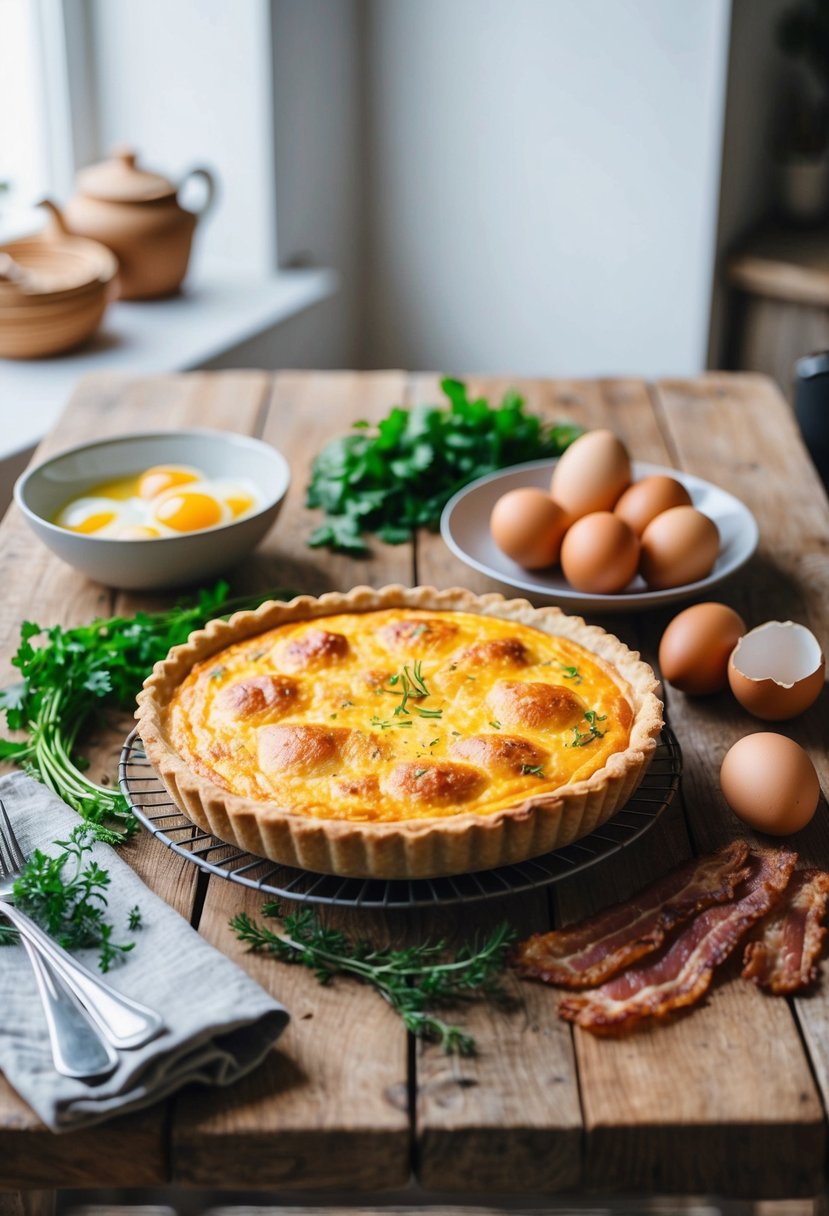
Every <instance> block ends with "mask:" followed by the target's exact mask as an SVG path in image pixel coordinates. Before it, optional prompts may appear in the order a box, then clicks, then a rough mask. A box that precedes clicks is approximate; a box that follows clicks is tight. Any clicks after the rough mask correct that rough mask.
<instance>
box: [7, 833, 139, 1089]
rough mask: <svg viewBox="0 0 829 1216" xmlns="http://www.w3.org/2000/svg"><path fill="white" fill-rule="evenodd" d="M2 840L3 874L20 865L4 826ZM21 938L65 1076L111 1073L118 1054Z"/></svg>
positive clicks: (59, 1068) (56, 1059)
mask: <svg viewBox="0 0 829 1216" xmlns="http://www.w3.org/2000/svg"><path fill="white" fill-rule="evenodd" d="M0 841H2V843H3V844H4V845H5V847H6V854H7V856H8V858H9V861H8V862H7V861H6V860H5V859H4V857H3V849H2V848H0V876H5V875H6V872H7V866H8V865H14V866H16V865H17V859H16V858H15V857H13V856H12V853H13V850H12V848H11V845H10V843H9V842H8V841H7V840H6V838H5V835H4V833H3V832H2V830H0ZM20 940H21V942H22V943H23V947H24V949H25V950H26V953H27V955H28V956H29V962H30V963H31V964H32V971H33V972H34V976H35V981H36V983H37V989H38V993H39V995H40V1003H41V1005H42V1006H43V1013H44V1017H45V1019H46V1028H47V1030H48V1032H49V1044H50V1047H51V1049H52V1061H53V1063H54V1065H55V1068H56V1070H57V1071H58V1072H59V1073H62V1074H63V1076H65V1077H78V1078H84V1079H91V1078H93V1077H104V1076H107V1075H108V1074H109V1073H111V1072H112V1071H113V1069H114V1068H115V1067H116V1066H117V1064H118V1056H117V1055H116V1054H115V1052H114V1051H113V1049H112V1048H111V1047H110V1046H109V1044H108V1043H107V1042H106V1040H105V1039H104V1038H103V1036H102V1035H101V1032H100V1031H99V1030H98V1028H97V1027H96V1025H95V1023H94V1022H93V1021H92V1020H91V1018H90V1017H89V1015H88V1014H87V1013H86V1011H85V1010H84V1008H83V1006H82V1005H81V1004H80V1003H79V1002H78V1001H77V1000H76V999H75V997H74V996H73V995H72V993H71V992H70V990H69V989H68V988H67V987H66V985H65V984H64V982H63V981H62V980H61V978H60V976H59V975H58V973H57V972H56V971H55V970H54V968H53V967H52V966H51V964H49V963H47V962H45V961H44V959H42V958H41V957H40V955H39V954H38V952H37V950H36V949H35V947H34V946H33V945H32V943H31V942H30V941H29V940H28V938H26V937H23V936H21V938H20Z"/></svg>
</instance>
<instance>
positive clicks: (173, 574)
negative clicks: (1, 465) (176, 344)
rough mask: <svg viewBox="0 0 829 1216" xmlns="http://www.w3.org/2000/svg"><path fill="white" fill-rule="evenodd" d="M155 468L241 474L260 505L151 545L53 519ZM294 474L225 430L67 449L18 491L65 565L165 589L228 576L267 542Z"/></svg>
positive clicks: (129, 584) (108, 581)
mask: <svg viewBox="0 0 829 1216" xmlns="http://www.w3.org/2000/svg"><path fill="white" fill-rule="evenodd" d="M156 464H187V465H192V466H194V467H195V468H198V469H201V470H203V471H204V473H205V474H206V475H207V476H208V477H222V478H233V477H244V478H246V479H247V480H249V481H252V482H253V483H254V485H256V486H257V487H258V489H259V491H260V493H261V495H262V505H261V506H260V507H259V509H258V510H257V511H255V512H254V513H253V514H252V515H248V516H246V517H245V518H243V519H238V520H235V521H233V522H232V523H228V524H223V525H220V526H219V527H217V528H209V529H205V530H203V531H201V532H190V533H187V534H184V535H181V536H159V537H155V538H152V539H148V540H118V539H115V538H110V537H103V536H84V535H82V534H80V533H77V532H69V531H67V530H66V529H65V528H59V527H58V526H57V524H53V523H51V522H50V521H51V520H52V519H53V518H54V516H55V514H56V513H57V512H58V511H59V510H60V508H61V507H62V506H64V504H65V503H67V502H69V500H70V499H72V498H75V497H78V496H79V495H81V494H82V493H84V492H85V491H87V490H89V489H90V488H92V487H93V486H95V485H99V484H100V483H101V482H103V481H108V480H111V479H113V478H116V477H121V476H127V475H129V474H131V473H138V472H141V471H142V470H143V469H147V468H150V467H152V466H153V465H156ZM290 481H291V475H290V469H289V467H288V462H287V461H286V460H285V457H284V456H283V455H282V454H281V453H280V452H278V451H277V450H276V449H275V448H273V447H271V446H270V444H267V443H264V442H262V441H261V440H259V439H251V438H249V437H248V436H247V435H234V434H228V433H227V432H226V431H207V430H187V431H158V432H151V433H146V434H135V435H121V436H118V437H116V438H114V439H102V440H99V441H98V442H96V443H88V444H84V445H83V446H81V447H76V448H70V449H69V450H68V451H65V452H61V453H60V454H59V455H57V456H52V457H50V458H49V459H48V460H45V461H43V462H42V463H41V464H38V465H35V466H34V467H32V468H30V469H28V470H27V471H26V472H25V473H24V474H23V475H22V476H21V477H20V478H19V479H18V481H17V483H16V485H15V487H14V497H15V502H16V503H17V505H18V507H19V508H20V510H21V511H22V512H23V515H24V517H25V519H26V522H27V523H28V524H29V526H30V527H31V528H32V530H33V531H34V532H35V534H36V535H37V536H38V537H39V538H40V539H41V540H42V541H43V543H44V544H45V545H47V546H48V548H49V549H51V550H52V552H53V553H55V554H56V555H57V556H58V557H59V558H60V559H61V560H62V561H64V562H67V563H68V564H69V565H70V566H74V568H75V569H76V570H79V571H81V573H82V574H85V575H87V577H88V578H91V579H94V580H95V581H96V582H99V583H103V584H104V585H105V586H107V587H118V588H123V589H125V590H131V591H135V590H145V591H149V590H163V589H166V588H169V587H183V586H187V585H188V584H192V583H196V582H198V581H199V580H203V579H207V578H209V577H212V576H215V575H219V574H223V573H224V572H225V571H226V570H229V569H230V568H231V567H232V566H233V565H235V564H236V563H237V562H238V561H240V560H241V559H242V558H243V557H245V556H246V555H247V554H248V553H250V551H251V550H252V549H253V548H254V546H255V545H257V544H258V543H259V541H260V540H261V539H262V538H263V536H264V535H265V533H266V532H267V531H268V529H269V528H270V526H271V524H272V523H273V522H274V520H275V519H276V517H277V515H278V514H279V511H280V508H281V506H282V503H283V501H284V499H285V495H286V493H287V492H288V487H289V485H290Z"/></svg>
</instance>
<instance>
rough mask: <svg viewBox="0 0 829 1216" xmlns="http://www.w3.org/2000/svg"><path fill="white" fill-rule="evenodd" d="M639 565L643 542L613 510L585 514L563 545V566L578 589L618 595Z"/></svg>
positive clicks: (566, 574)
mask: <svg viewBox="0 0 829 1216" xmlns="http://www.w3.org/2000/svg"><path fill="white" fill-rule="evenodd" d="M638 564H639V541H638V540H637V539H636V537H635V536H634V534H633V532H632V531H631V530H630V528H629V527H628V526H627V524H626V523H625V521H624V520H623V519H619V517H618V516H617V515H614V514H613V512H612V511H594V512H592V514H590V515H584V516H582V518H581V519H577V520H576V522H575V523H574V524H573V525H572V526H571V527H570V528H569V529H568V530H567V532H566V533H565V535H564V540H563V541H562V544H561V569H562V571H563V572H564V577H565V578H566V579H567V581H568V582H569V583H570V584H571V585H572V586H573V587H575V588H576V590H577V591H587V592H589V593H590V594H591V595H614V594H615V593H616V592H617V591H621V590H622V589H623V588H624V587H626V586H627V585H628V583H629V582H630V580H631V579H632V578H633V576H634V575H635V574H636V567H637V566H638Z"/></svg>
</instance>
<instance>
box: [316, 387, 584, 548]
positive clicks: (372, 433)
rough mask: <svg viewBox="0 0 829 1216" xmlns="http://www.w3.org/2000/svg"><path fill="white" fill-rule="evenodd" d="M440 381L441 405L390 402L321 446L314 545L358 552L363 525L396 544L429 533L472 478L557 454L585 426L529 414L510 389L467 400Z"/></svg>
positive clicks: (363, 544)
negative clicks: (497, 400)
mask: <svg viewBox="0 0 829 1216" xmlns="http://www.w3.org/2000/svg"><path fill="white" fill-rule="evenodd" d="M441 388H442V389H443V392H444V393H445V394H446V396H447V398H448V400H449V407H448V409H447V408H445V407H444V406H436V405H416V406H413V407H412V408H411V409H405V408H403V407H402V406H395V407H394V408H393V409H392V410H391V411H390V413H389V414H388V415H387V416H386V417H385V418H384V419H383V420H382V421H381V422H380V423H379V424H378V426H377V427H376V429H374V430H372V429H371V428H370V426H369V423H367V422H355V423H354V428H355V431H354V433H353V434H349V435H345V436H344V437H342V438H339V439H334V440H332V441H331V442H330V443H328V444H326V446H325V447H324V448H323V449H322V451H321V452H320V453H319V455H318V456H317V458H316V459H315V461H314V463H313V465H312V469H311V481H310V484H309V486H308V491H307V505H308V506H309V507H321V508H322V510H323V511H324V512H325V520H324V522H323V523H322V524H321V525H320V526H319V527H318V528H316V529H315V531H314V532H313V533H312V535H311V538H310V540H309V542H308V543H309V544H310V545H311V546H312V547H313V548H317V547H319V546H322V545H328V546H330V547H331V548H333V549H339V550H342V551H343V552H346V553H351V554H354V555H356V556H362V555H364V554H365V553H367V552H368V549H367V546H366V542H365V540H364V539H363V536H364V533H366V532H374V533H376V534H377V536H379V538H380V539H381V540H383V541H387V542H388V543H390V544H393V545H397V544H402V543H404V542H405V541H408V540H410V539H411V534H412V529H413V528H418V527H426V528H430V529H432V530H433V531H434V530H436V529H437V527H438V525H439V523H440V515H441V511H442V510H443V508H444V507H445V506H446V503H447V502H448V501H449V499H450V498H451V497H452V495H453V494H454V493H455V492H456V491H457V490H460V489H461V488H462V487H463V486H465V485H467V484H468V483H469V482H470V481H474V479H475V478H476V477H482V476H483V475H484V474H485V473H492V472H494V471H495V470H496V469H502V468H505V467H507V466H508V465H513V464H520V463H521V462H522V461H525V460H540V459H543V458H544V457H548V456H560V455H561V453H562V452H563V451H564V449H565V448H566V447H567V446H568V445H569V444H570V443H572V441H573V440H574V439H576V438H577V437H578V436H579V435H580V434H581V433H582V428H581V427H578V426H575V425H573V424H571V423H558V424H552V425H550V424H545V423H544V422H542V420H541V419H540V418H538V417H537V416H536V415H534V414H528V413H526V412H525V409H524V399H523V398H522V397H521V396H519V394H518V393H517V392H516V391H515V390H514V389H510V390H509V391H508V392H507V393H505V394H504V397H503V399H502V401H501V404H500V405H499V406H491V405H490V404H489V403H488V402H487V401H486V399H485V398H483V397H478V398H476V399H475V400H470V399H469V396H468V395H467V390H466V385H465V384H463V383H462V382H461V381H460V380H451V379H445V380H442V381H441Z"/></svg>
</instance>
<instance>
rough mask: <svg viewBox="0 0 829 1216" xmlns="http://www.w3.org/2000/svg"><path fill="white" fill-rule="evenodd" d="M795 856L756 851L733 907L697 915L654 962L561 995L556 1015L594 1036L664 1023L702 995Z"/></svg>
mask: <svg viewBox="0 0 829 1216" xmlns="http://www.w3.org/2000/svg"><path fill="white" fill-rule="evenodd" d="M796 861H797V854H796V853H792V852H790V851H789V850H788V849H757V850H756V851H754V852H752V854H751V873H750V875H749V877H748V878H747V879H745V881H744V882H743V883H742V885H741V886H740V887H739V888H738V890H737V892H736V895H737V898H736V900H735V901H734V902H733V903H727V904H719V905H717V906H715V907H713V908H708V909H707V910H706V911H705V912H701V913H700V914H699V915H698V916H696V917H695V918H694V919H693V920H692V921H691V922H690V923H689V924H687V925H686V926H685V927H684V928H683V929H682V930H681V931H680V933H679V936H678V937H676V938H675V939H674V940H673V942H671V944H670V945H669V946H668V947H667V948H666V949H665V950H663V951H662V952H661V953H660V954H659V955H658V956H657V958H656V959H654V960H652V961H651V960H648V961H647V962H643V963H639V964H637V965H636V966H634V967H631V968H629V969H628V970H627V971H625V972H624V974H623V975H617V976H616V977H615V979H612V980H609V981H608V983H606V984H603V985H602V987H601V988H597V989H595V991H593V992H591V993H588V994H586V995H585V996H567V997H565V998H564V1000H563V1001H561V1003H560V1004H559V1007H558V1012H559V1015H560V1016H561V1017H563V1018H565V1019H566V1020H567V1021H568V1022H575V1023H576V1024H577V1025H578V1026H583V1027H584V1028H585V1029H586V1030H590V1031H592V1032H593V1033H594V1034H612V1033H614V1032H619V1031H627V1030H631V1029H633V1028H634V1027H636V1026H638V1025H639V1024H640V1023H641V1022H642V1021H644V1020H646V1019H647V1020H653V1019H664V1018H665V1017H666V1016H667V1015H668V1014H669V1013H670V1012H671V1011H672V1010H674V1009H679V1008H681V1007H683V1006H685V1005H692V1004H694V1003H695V1002H696V1001H698V1000H699V999H700V997H702V996H704V994H705V993H706V992H707V991H708V988H709V985H710V983H711V978H712V976H713V974H714V968H715V967H717V966H718V964H720V963H722V962H724V960H725V959H726V958H728V956H729V954H730V953H731V951H732V950H733V949H734V948H735V946H737V945H738V943H739V942H740V941H741V940H742V939H743V938H744V937H745V935H746V933H747V932H748V930H749V929H750V928H751V927H752V925H754V924H756V923H757V921H758V920H760V919H761V918H762V917H763V916H765V915H766V913H767V912H768V911H770V909H771V908H772V907H773V906H774V904H775V903H776V902H777V900H778V899H779V898H780V896H781V894H782V892H783V891H784V890H785V888H786V885H787V883H788V881H789V878H790V877H791V873H792V870H793V869H794V866H795V862H796Z"/></svg>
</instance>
